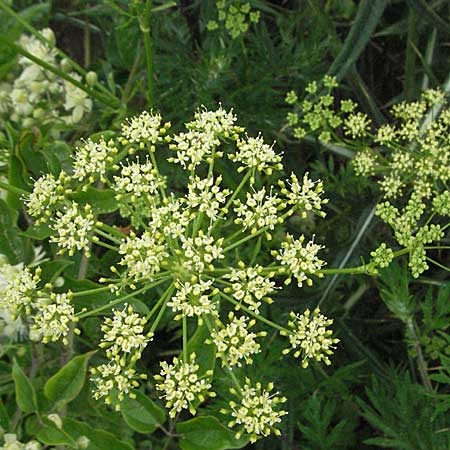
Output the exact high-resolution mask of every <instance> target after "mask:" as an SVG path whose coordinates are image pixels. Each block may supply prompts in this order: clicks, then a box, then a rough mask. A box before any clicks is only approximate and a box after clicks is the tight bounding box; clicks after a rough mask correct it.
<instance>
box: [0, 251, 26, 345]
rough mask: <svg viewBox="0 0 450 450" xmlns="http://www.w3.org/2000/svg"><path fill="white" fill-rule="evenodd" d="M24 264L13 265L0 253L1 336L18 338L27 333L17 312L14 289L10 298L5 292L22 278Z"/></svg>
mask: <svg viewBox="0 0 450 450" xmlns="http://www.w3.org/2000/svg"><path fill="white" fill-rule="evenodd" d="M22 270H23V264H17V265H14V266H13V265H11V264H8V260H7V259H6V257H4V256H3V255H0V336H1V337H4V338H9V339H12V340H18V339H20V338H21V337H23V336H25V335H26V333H27V330H26V327H25V325H24V323H23V321H22V319H21V317H20V316H18V314H17V300H16V297H15V296H14V298H15V300H14V301H13V302H11V300H12V294H13V291H10V292H9V300H8V298H7V297H6V295H5V293H6V291H7V290H8V287H9V286H10V284H11V282H13V281H14V280H20V274H21V272H22Z"/></svg>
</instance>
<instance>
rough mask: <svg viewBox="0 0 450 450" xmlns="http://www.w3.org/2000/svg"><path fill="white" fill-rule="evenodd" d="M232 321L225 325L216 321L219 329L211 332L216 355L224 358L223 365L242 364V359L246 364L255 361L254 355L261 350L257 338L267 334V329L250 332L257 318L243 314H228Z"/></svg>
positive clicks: (239, 365)
mask: <svg viewBox="0 0 450 450" xmlns="http://www.w3.org/2000/svg"><path fill="white" fill-rule="evenodd" d="M228 320H229V321H230V322H229V323H228V324H227V325H226V326H225V327H224V326H223V325H222V324H221V322H220V321H217V322H216V325H217V326H218V328H217V329H215V330H213V331H212V333H211V342H213V343H214V345H215V346H216V349H217V351H216V356H217V357H219V358H220V359H221V360H222V366H238V367H241V366H242V360H243V361H245V363H246V364H251V363H252V362H253V359H252V355H255V354H257V353H259V352H260V351H261V346H260V345H259V343H258V342H256V339H257V338H258V337H263V336H266V335H267V333H266V332H265V331H261V332H259V333H253V332H249V329H250V328H252V327H253V326H254V325H255V324H256V321H255V320H250V319H248V317H244V316H241V317H239V318H237V317H236V316H235V315H234V313H233V312H230V313H229V314H228Z"/></svg>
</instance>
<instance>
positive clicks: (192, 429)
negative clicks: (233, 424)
mask: <svg viewBox="0 0 450 450" xmlns="http://www.w3.org/2000/svg"><path fill="white" fill-rule="evenodd" d="M177 433H179V434H181V435H182V436H181V439H180V448H181V449H182V450H225V449H232V448H242V447H244V446H245V445H246V444H247V443H248V441H249V438H248V437H247V436H242V437H241V438H240V439H236V438H235V433H234V432H233V431H231V430H229V429H228V428H226V427H224V426H223V425H222V424H221V423H220V422H219V421H218V420H217V419H216V418H215V417H212V416H200V417H195V418H194V419H190V420H187V421H185V422H181V423H178V424H177Z"/></svg>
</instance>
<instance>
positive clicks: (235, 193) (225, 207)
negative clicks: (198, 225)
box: [211, 170, 252, 233]
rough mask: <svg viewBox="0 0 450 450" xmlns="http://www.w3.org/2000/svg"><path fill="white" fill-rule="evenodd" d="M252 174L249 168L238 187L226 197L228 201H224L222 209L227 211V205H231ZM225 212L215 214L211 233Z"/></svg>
mask: <svg viewBox="0 0 450 450" xmlns="http://www.w3.org/2000/svg"><path fill="white" fill-rule="evenodd" d="M251 175H252V171H251V170H249V171H248V172H247V173H246V174H245V175H244V177H243V178H242V180H241V182H240V183H239V185H238V187H237V188H236V189H235V190H234V192H233V194H232V195H231V197H230V198H229V199H228V201H227V202H226V204H225V206H224V207H223V209H224V211H227V210H228V209H229V207H230V206H231V204H232V203H233V200H234V199H235V198H236V197H237V196H238V194H239V192H240V191H241V190H242V188H243V187H244V185H245V183H247V181H248V179H249V178H250V177H251ZM225 214H226V213H221V214H219V215H218V216H217V219H216V221H215V222H214V224H213V226H212V227H211V233H212V231H213V230H214V228H215V227H216V226H217V225H218V224H219V221H220V220H221V219H223V217H224V215H225Z"/></svg>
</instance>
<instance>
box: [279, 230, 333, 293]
mask: <svg viewBox="0 0 450 450" xmlns="http://www.w3.org/2000/svg"><path fill="white" fill-rule="evenodd" d="M304 241H305V236H303V235H301V236H300V237H299V238H298V239H294V237H293V236H291V235H290V234H287V235H286V240H285V241H284V242H283V243H282V244H281V250H280V251H279V252H277V251H275V252H273V253H274V255H275V256H276V259H277V260H278V261H280V263H281V265H282V266H286V269H287V271H288V273H289V275H290V276H289V278H288V279H287V280H286V281H287V282H288V283H290V281H291V276H294V277H295V278H296V279H297V284H298V286H299V287H302V286H303V283H304V282H306V284H307V285H312V279H311V278H310V277H309V275H316V276H317V277H319V278H321V277H323V274H321V273H320V272H318V271H319V270H320V269H321V268H322V267H323V266H324V264H325V261H322V260H321V259H319V258H318V257H317V253H318V252H319V250H320V249H321V248H323V247H322V246H321V245H318V244H315V243H314V241H309V242H307V243H306V245H304V244H303V243H304Z"/></svg>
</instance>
